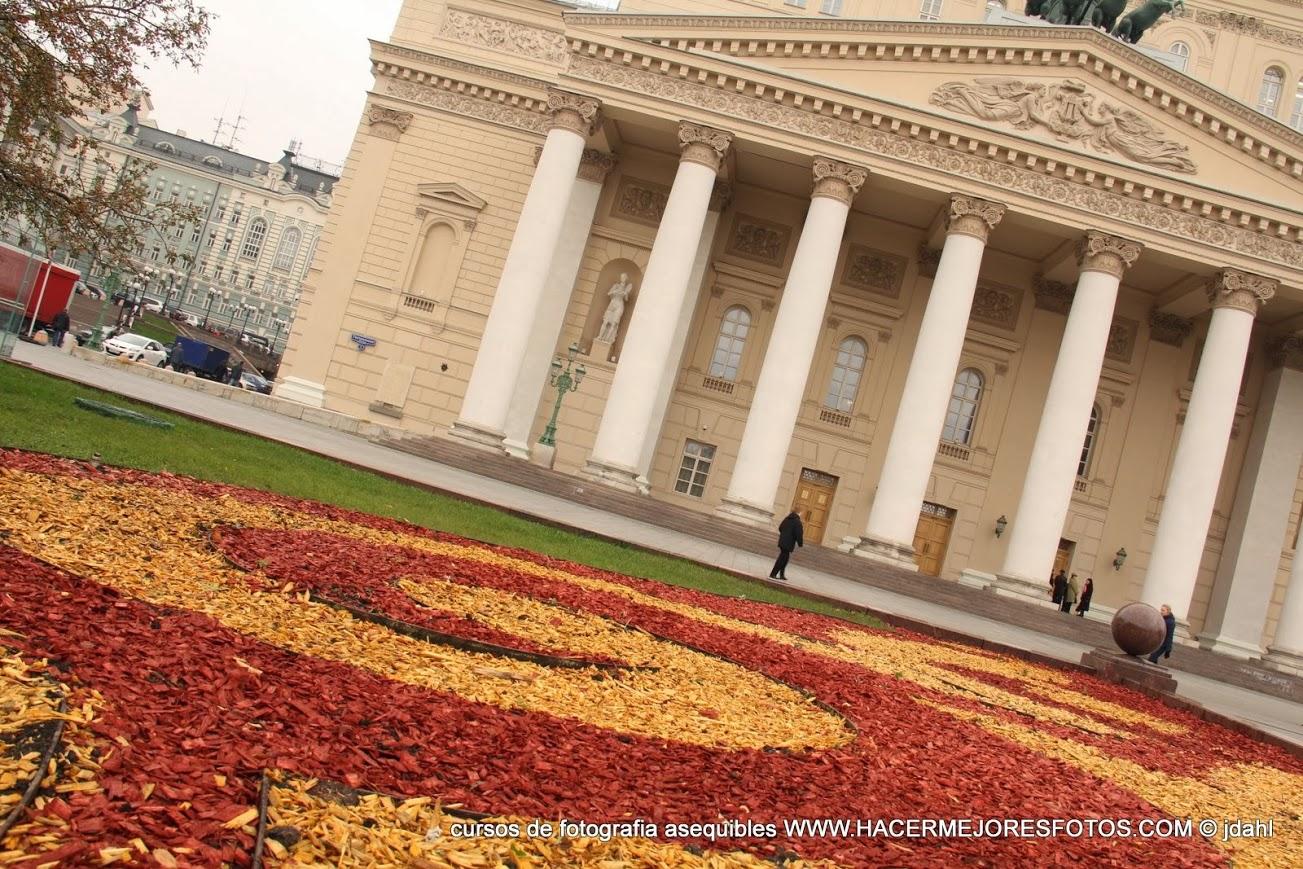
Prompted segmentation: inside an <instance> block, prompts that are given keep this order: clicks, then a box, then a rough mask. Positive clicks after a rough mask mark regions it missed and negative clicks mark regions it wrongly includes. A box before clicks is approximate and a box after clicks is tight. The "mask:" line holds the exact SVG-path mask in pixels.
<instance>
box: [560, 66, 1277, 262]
mask: <svg viewBox="0 0 1303 869" xmlns="http://www.w3.org/2000/svg"><path fill="white" fill-rule="evenodd" d="M572 47H573V48H574V50H575V52H576V53H575V54H574V55H573V56H572V57H571V62H570V69H569V74H568V76H567V79H569V80H574V81H576V82H578V81H587V82H592V83H596V84H598V85H605V86H607V87H609V88H614V89H616V90H624V91H627V92H629V93H636V94H638V95H639V98H640V99H643V100H645V99H646V97H648V96H651V97H654V98H660V99H663V100H665V101H667V102H668V103H672V104H675V105H676V106H692V107H697V108H701V109H705V110H708V111H711V112H715V113H718V114H720V115H723V116H728V117H733V118H738V119H741V120H742V121H750V122H752V123H755V124H758V125H760V126H763V127H768V128H773V129H779V130H784V131H787V132H795V133H798V134H802V135H805V136H808V137H810V138H812V139H815V140H819V141H824V142H833V143H838V144H842V145H845V146H847V147H849V148H851V149H855V150H858V151H862V152H868V153H873V154H878V155H881V156H883V157H885V158H888V159H891V160H894V161H899V163H901V164H904V165H909V166H911V167H918V168H923V169H933V170H936V171H939V172H942V173H945V174H947V175H950V176H960V177H966V178H969V179H973V180H976V181H978V182H979V183H981V184H983V185H985V186H988V187H995V188H997V189H1000V190H1002V191H1003V190H1012V191H1014V192H1016V193H1021V194H1024V195H1027V196H1030V197H1033V198H1035V199H1038V200H1041V201H1044V202H1045V203H1047V204H1053V205H1054V207H1055V208H1062V207H1063V206H1064V205H1066V206H1069V207H1075V208H1079V209H1081V210H1083V211H1086V212H1089V213H1093V214H1096V215H1101V214H1103V215H1110V216H1112V217H1114V218H1115V219H1118V220H1120V221H1122V222H1123V223H1128V224H1132V225H1139V226H1143V227H1148V228H1150V229H1153V230H1155V231H1156V232H1159V233H1162V234H1167V235H1170V236H1173V237H1176V238H1182V239H1185V240H1188V241H1193V242H1196V243H1200V244H1206V245H1211V246H1214V247H1219V248H1223V249H1226V250H1229V251H1232V252H1238V253H1241V254H1244V255H1247V256H1249V257H1252V258H1255V259H1262V260H1267V261H1270V262H1274V263H1279V264H1281V265H1285V266H1289V267H1291V268H1300V267H1303V229H1300V227H1299V226H1298V225H1297V224H1296V223H1294V222H1290V223H1282V222H1280V221H1279V219H1276V218H1272V217H1268V216H1266V215H1265V214H1260V213H1255V212H1253V211H1248V210H1244V209H1243V208H1242V207H1232V205H1231V204H1230V201H1233V200H1230V201H1226V200H1223V201H1217V200H1214V199H1213V198H1212V195H1211V194H1210V195H1209V196H1207V197H1206V198H1204V199H1196V198H1194V197H1193V196H1190V195H1187V194H1186V193H1185V192H1181V190H1182V188H1181V185H1180V184H1179V183H1177V182H1175V181H1173V182H1172V183H1171V184H1170V186H1169V184H1168V183H1166V179H1164V178H1162V176H1155V175H1148V176H1147V177H1146V176H1140V178H1141V180H1139V181H1138V180H1136V179H1135V178H1128V177H1123V176H1122V175H1120V174H1116V175H1115V174H1112V173H1106V172H1102V171H1099V170H1097V169H1095V168H1088V166H1089V164H1088V163H1087V162H1086V161H1085V160H1084V159H1082V160H1081V164H1080V165H1077V161H1078V160H1079V159H1081V158H1080V157H1079V155H1071V154H1068V155H1065V156H1064V157H1063V158H1062V159H1050V158H1046V157H1042V156H1039V155H1035V154H1027V153H1026V152H1025V151H1019V150H1015V149H1012V148H1010V147H1008V146H1004V145H999V144H996V143H993V142H990V141H987V140H985V139H979V138H976V137H975V135H974V134H973V133H971V132H968V131H967V130H965V131H964V132H963V133H962V134H961V133H956V132H952V131H951V130H949V129H944V128H942V126H941V124H940V122H943V121H944V120H946V119H941V118H938V119H937V121H938V124H937V125H935V126H928V125H925V124H923V123H919V122H911V121H910V120H908V119H907V118H902V117H891V116H890V115H889V114H888V112H889V111H892V107H875V108H874V109H873V110H869V109H865V108H862V107H859V106H855V105H853V104H851V103H850V100H847V101H845V102H839V101H833V100H832V99H829V98H825V97H816V96H814V95H812V94H807V93H801V92H799V91H793V90H792V89H791V88H790V87H789V88H779V87H775V86H771V85H768V84H765V83H763V82H760V81H756V80H754V79H752V78H742V77H741V76H743V75H746V74H747V71H746V70H741V69H734V70H730V72H729V74H723V73H721V72H720V71H719V70H718V69H708V68H704V67H699V66H698V67H694V66H693V64H691V63H689V62H688V60H689V59H687V58H685V59H683V60H680V61H678V62H675V63H665V62H663V58H659V57H656V56H655V55H653V54H644V53H643V52H637V53H635V52H633V51H629V50H628V46H627V45H625V46H623V47H622V48H620V49H618V50H617V49H614V48H611V47H607V48H603V49H602V50H601V51H599V50H597V48H596V47H594V46H592V45H591V44H585V43H583V42H582V41H581V40H575V41H574V42H573V43H572ZM590 48H591V50H589V49H590ZM848 96H849V95H848ZM898 114H901V115H905V114H906V112H904V111H899V112H898ZM814 147H817V145H816V146H814ZM868 168H870V169H871V170H872V169H873V168H874V167H872V166H869V167H868ZM1142 171H1143V170H1137V175H1139V173H1140V172H1142ZM1164 188H1168V189H1164Z"/></svg>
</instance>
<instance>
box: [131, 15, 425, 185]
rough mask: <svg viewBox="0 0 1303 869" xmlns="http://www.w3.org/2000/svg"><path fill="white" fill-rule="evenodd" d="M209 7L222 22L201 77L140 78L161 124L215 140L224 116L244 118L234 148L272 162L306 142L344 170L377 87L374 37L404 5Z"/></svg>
mask: <svg viewBox="0 0 1303 869" xmlns="http://www.w3.org/2000/svg"><path fill="white" fill-rule="evenodd" d="M203 5H204V6H205V7H206V8H207V9H209V10H210V11H211V12H213V13H214V15H215V16H216V20H215V21H214V22H213V26H212V31H211V33H210V34H209V39H208V51H207V52H206V53H205V55H204V58H203V62H202V64H201V65H200V67H199V69H198V70H193V69H190V68H189V67H181V68H174V67H172V66H171V64H169V63H166V62H158V61H155V62H154V63H153V66H152V67H151V68H149V69H145V70H143V71H142V72H141V76H140V77H141V80H142V81H143V82H144V83H145V85H146V86H147V87H148V88H149V90H150V93H151V95H152V97H153V101H154V120H155V121H156V122H157V123H158V126H159V127H161V128H162V129H165V130H170V131H173V132H175V131H178V130H183V131H185V133H186V135H187V136H190V137H192V138H195V139H203V140H205V141H209V142H211V141H213V131H214V129H215V128H216V126H217V118H218V117H221V116H223V115H224V116H225V118H226V120H227V122H228V123H230V122H233V121H234V120H235V118H236V116H237V115H239V114H241V113H243V115H244V122H243V126H242V127H241V129H240V132H239V134H238V141H237V143H236V150H239V151H241V152H243V153H245V154H249V155H251V156H254V157H258V158H260V159H263V160H275V159H277V158H279V157H280V155H281V150H282V149H283V148H285V147H286V146H287V145H288V144H289V142H290V140H291V139H299V140H300V141H302V142H303V147H302V151H301V153H302V154H303V155H304V156H305V157H318V158H320V159H322V160H326V161H329V162H331V163H343V162H344V158H345V156H347V154H348V148H349V145H350V144H351V143H352V141H353V131H354V130H355V128H356V127H357V122H358V117H359V116H360V114H361V112H362V103H363V101H364V99H365V94H366V90H367V88H369V87H370V86H371V83H372V78H371V66H370V62H369V60H368V57H369V55H368V50H369V49H368V46H367V39H368V38H374V39H388V38H389V34H390V31H391V30H392V29H393V26H394V20H395V19H396V18H397V17H398V8H399V6H401V5H402V0H204V2H203ZM229 135H230V128H229V127H228V128H227V129H226V131H225V132H224V133H223V136H222V139H221V141H222V142H225V141H226V139H227V137H228V136H229Z"/></svg>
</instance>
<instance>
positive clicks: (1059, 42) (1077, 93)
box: [567, 15, 1303, 210]
mask: <svg viewBox="0 0 1303 869" xmlns="http://www.w3.org/2000/svg"><path fill="white" fill-rule="evenodd" d="M580 19H582V21H581V20H580ZM567 24H568V25H569V26H570V28H578V27H580V26H582V28H583V29H585V30H588V29H594V30H605V31H607V33H608V35H609V36H616V35H617V34H618V37H619V38H620V39H621V40H627V41H629V42H636V43H639V44H641V45H642V46H646V47H647V48H649V49H653V50H656V51H657V52H658V53H660V54H661V55H662V56H663V57H665V58H666V60H667V61H668V62H670V63H673V62H674V61H675V59H676V58H677V59H680V60H682V61H690V62H691V63H693V64H694V65H696V66H699V67H700V68H704V69H709V70H710V72H709V73H707V75H711V74H714V75H716V76H717V75H718V74H717V73H715V70H716V69H719V70H721V71H723V70H725V69H727V68H728V67H732V68H733V69H734V70H736V74H737V75H738V76H739V77H740V78H745V79H746V80H747V81H748V82H754V83H755V84H756V85H759V88H757V87H756V86H754V85H753V86H750V87H746V88H739V87H737V86H736V85H733V84H732V83H730V88H731V89H732V90H734V91H735V92H739V93H742V94H746V95H751V96H760V97H761V98H765V97H768V98H771V99H774V98H775V97H776V95H778V94H782V93H784V92H785V93H786V98H787V99H788V100H789V101H790V100H791V99H792V98H793V95H795V99H796V100H797V101H798V102H804V103H805V104H806V105H809V104H810V103H812V102H817V103H826V102H828V101H830V100H836V101H837V102H838V104H839V108H838V112H839V113H840V112H842V109H841V108H840V106H841V104H842V103H843V101H844V104H845V105H846V106H854V107H855V109H856V110H857V111H859V112H863V111H872V112H879V111H880V112H881V113H882V114H884V115H887V116H889V117H891V118H892V122H893V123H911V124H912V123H919V122H924V123H929V122H930V121H935V122H936V126H938V127H942V128H944V129H945V130H946V131H947V132H949V131H952V130H953V131H955V132H960V131H963V132H965V133H966V134H968V135H972V136H975V137H980V138H982V139H989V140H991V141H994V142H998V143H999V144H1001V145H1002V146H1005V147H1008V148H1013V149H1016V150H1018V151H1019V152H1021V154H1022V156H1023V157H1026V156H1028V155H1034V156H1036V157H1037V158H1039V159H1041V160H1059V161H1062V162H1073V163H1077V164H1082V165H1084V166H1086V167H1087V168H1088V169H1089V168H1093V167H1090V163H1091V162H1092V160H1098V161H1101V162H1100V171H1110V169H1111V167H1113V166H1118V167H1126V168H1128V169H1130V170H1138V171H1141V172H1154V173H1159V174H1161V175H1163V176H1166V177H1169V178H1174V179H1180V180H1183V181H1188V182H1191V183H1193V184H1196V185H1200V186H1206V187H1216V188H1218V189H1221V190H1225V185H1226V183H1227V181H1228V179H1230V180H1231V181H1232V182H1233V185H1234V190H1233V191H1225V192H1233V193H1235V194H1238V195H1241V196H1245V197H1249V198H1252V199H1255V200H1259V201H1266V202H1272V203H1275V204H1279V205H1284V206H1286V207H1288V208H1290V209H1291V210H1298V209H1300V208H1303V185H1299V184H1298V180H1299V179H1300V177H1303V135H1300V134H1298V133H1297V132H1296V131H1294V130H1291V129H1289V128H1288V127H1286V126H1284V125H1282V124H1279V123H1278V122H1275V121H1273V120H1271V119H1269V118H1266V117H1264V116H1262V115H1260V114H1259V113H1257V112H1254V111H1253V110H1252V109H1250V108H1249V107H1248V106H1245V105H1243V104H1242V103H1239V102H1237V101H1235V100H1232V99H1230V98H1229V97H1227V96H1226V95H1224V94H1222V93H1220V92H1218V91H1215V90H1213V89H1211V88H1208V87H1206V86H1204V85H1202V84H1200V83H1199V82H1197V81H1195V80H1193V79H1191V78H1189V77H1187V76H1185V75H1183V74H1182V73H1180V72H1177V71H1176V70H1173V69H1171V68H1169V67H1167V66H1165V65H1163V64H1161V63H1159V62H1157V61H1155V60H1153V59H1152V58H1150V57H1147V56H1146V55H1144V54H1142V53H1141V52H1139V51H1138V50H1136V49H1135V48H1134V47H1133V46H1130V45H1128V44H1124V43H1122V42H1120V41H1118V40H1116V39H1113V38H1111V37H1108V36H1106V35H1105V34H1103V33H1102V32H1099V31H1095V30H1092V29H1090V28H1084V27H1046V26H1033V25H1028V26H1019V25H984V24H946V23H927V22H899V21H868V20H846V19H841V20H823V19H812V18H802V17H793V18H778V17H774V16H743V17H737V16H727V17H720V16H713V17H708V16H651V15H606V16H600V17H599V16H591V15H585V16H567ZM643 68H644V69H647V68H648V67H647V66H646V64H643ZM680 78H681V79H686V80H688V81H693V80H697V81H700V80H701V79H702V76H701V74H700V73H696V74H695V75H694V73H693V72H686V71H680ZM707 80H709V79H707ZM929 126H932V124H931V123H929ZM965 127H966V128H969V129H968V130H964V129H963V128H965ZM1286 180H1288V182H1289V183H1284V184H1283V183H1282V182H1283V181H1286Z"/></svg>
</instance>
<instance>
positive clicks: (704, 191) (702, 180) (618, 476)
mask: <svg viewBox="0 0 1303 869" xmlns="http://www.w3.org/2000/svg"><path fill="white" fill-rule="evenodd" d="M732 140H733V137H732V135H731V134H729V133H725V132H721V131H720V130H713V129H711V128H709V127H702V126H699V125H697V124H690V123H687V122H684V123H681V124H679V144H680V146H681V147H682V156H681V157H680V159H679V170H678V172H677V173H676V174H675V176H674V186H673V187H671V188H670V196H669V200H668V201H667V202H666V203H665V213H664V215H663V216H662V217H661V224H660V228H659V229H657V230H656V241H655V242H654V243H653V244H652V252H651V257H650V258H649V259H648V261H647V273H646V274H645V275H644V276H643V281H642V288H641V289H640V290H639V292H638V303H637V304H636V305H634V307H633V314H632V315H631V316H630V318H629V326H628V328H627V331H626V332H625V338H624V346H623V348H622V349H621V352H620V362H619V364H618V365H617V366H616V368H615V378H614V379H613V380H612V381H611V391H610V394H609V395H607V397H606V408H605V410H604V411H603V412H602V421H601V423H600V424H599V426H598V429H597V440H596V442H595V443H594V445H593V452H592V455H591V456H590V457H589V459H588V464H587V466H586V467H585V469H584V472H585V473H587V474H589V475H590V476H592V477H594V478H596V479H598V480H600V481H602V482H604V483H607V484H609V485H612V486H615V487H617V488H620V489H625V490H626V491H631V492H632V491H637V489H638V486H637V483H636V482H635V481H636V479H637V477H638V473H639V470H640V467H639V466H640V465H641V460H642V451H643V444H645V443H646V442H647V437H648V431H649V430H650V427H651V422H652V416H653V414H654V413H655V406H654V405H655V402H654V401H653V400H652V399H653V398H654V397H655V395H656V392H657V386H658V382H659V375H660V372H661V370H662V368H663V366H664V362H665V360H666V358H668V356H669V355H670V351H671V349H672V345H673V343H674V330H675V325H676V324H677V322H678V319H679V312H680V311H681V310H682V308H683V300H684V297H685V296H686V295H687V291H688V278H689V276H690V275H691V273H692V264H693V259H694V257H693V256H692V255H691V254H692V253H695V252H696V250H697V245H698V243H699V242H700V240H701V230H702V227H703V226H704V225H705V223H706V213H707V210H708V209H709V206H710V194H711V191H712V190H713V189H714V186H715V177H716V174H717V173H718V172H719V166H720V163H721V162H722V161H723V159H724V154H725V153H727V151H728V148H729V145H730V143H731V142H732Z"/></svg>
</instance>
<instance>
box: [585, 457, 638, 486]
mask: <svg viewBox="0 0 1303 869" xmlns="http://www.w3.org/2000/svg"><path fill="white" fill-rule="evenodd" d="M583 474H584V476H585V477H588V478H590V479H593V480H596V481H597V482H599V483H601V484H602V485H604V486H610V487H611V488H612V489H619V490H620V491H621V492H632V493H634V494H640V492H639V487H638V471H637V470H636V469H634V468H626V467H624V466H623V465H615V464H608V463H607V462H603V461H600V460H599V459H593V458H590V459H589V460H588V462H587V463H586V464H585V465H584V470H583Z"/></svg>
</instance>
